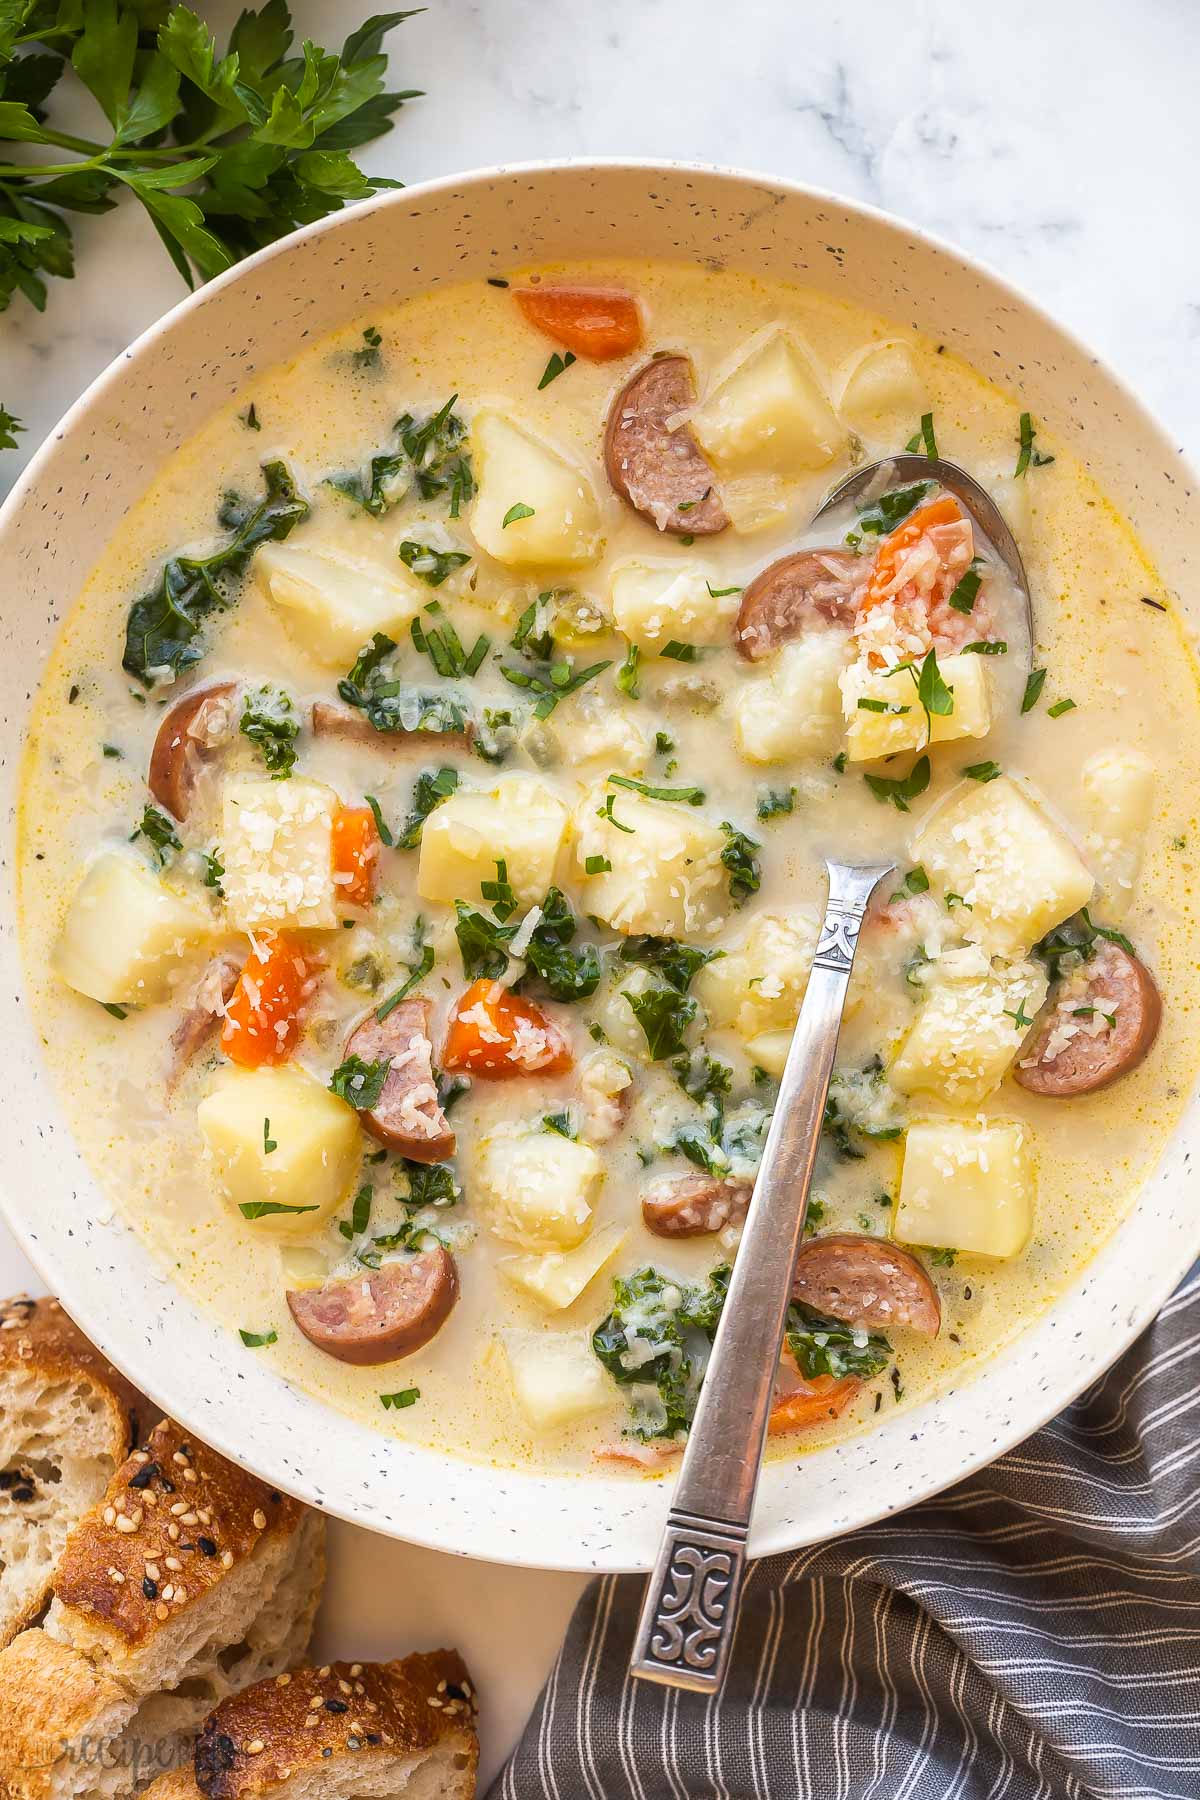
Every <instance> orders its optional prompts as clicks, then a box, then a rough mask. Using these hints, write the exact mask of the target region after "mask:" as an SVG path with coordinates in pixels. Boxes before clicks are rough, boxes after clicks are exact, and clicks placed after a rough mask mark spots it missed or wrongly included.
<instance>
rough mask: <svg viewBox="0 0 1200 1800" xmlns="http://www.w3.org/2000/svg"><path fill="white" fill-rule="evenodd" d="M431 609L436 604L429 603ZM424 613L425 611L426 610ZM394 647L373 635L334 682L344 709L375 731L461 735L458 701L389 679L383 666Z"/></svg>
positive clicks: (463, 718)
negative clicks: (348, 708) (359, 715)
mask: <svg viewBox="0 0 1200 1800" xmlns="http://www.w3.org/2000/svg"><path fill="white" fill-rule="evenodd" d="M432 604H433V605H434V606H436V605H437V602H436V601H434V602H432ZM426 610H428V609H426ZM395 648H396V644H395V640H394V639H393V638H390V637H388V636H387V635H386V633H384V632H382V631H377V632H376V633H375V635H374V636H373V637H372V639H371V642H370V643H369V644H368V645H367V646H366V648H365V649H364V650H362V651H360V653H359V655H358V658H357V660H356V661H355V664H354V667H353V668H352V669H351V670H350V672H349V674H348V675H346V676H344V677H343V678H342V680H341V681H339V682H338V693H339V694H340V696H341V698H342V699H343V700H344V701H345V702H346V704H347V705H348V706H355V707H357V708H358V709H359V710H360V711H361V712H363V713H365V714H366V717H367V720H368V722H369V723H370V724H371V725H373V726H374V728H375V730H376V731H380V732H384V733H388V732H404V733H409V732H414V731H427V732H429V733H430V735H431V736H440V735H443V734H445V733H453V734H454V735H455V736H459V735H465V733H466V730H467V714H466V708H465V706H464V705H463V704H462V702H461V701H459V700H456V699H454V698H452V697H447V696H445V695H442V694H437V693H435V694H428V693H422V692H421V691H420V690H419V689H417V688H406V687H404V686H403V684H402V683H401V682H399V681H395V680H393V679H391V677H390V676H389V675H388V672H387V670H386V669H385V667H384V664H385V663H386V662H387V661H388V659H389V657H390V656H391V655H392V652H393V651H394V650H395Z"/></svg>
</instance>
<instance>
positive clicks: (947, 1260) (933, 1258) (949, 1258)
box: [889, 1199, 958, 1269]
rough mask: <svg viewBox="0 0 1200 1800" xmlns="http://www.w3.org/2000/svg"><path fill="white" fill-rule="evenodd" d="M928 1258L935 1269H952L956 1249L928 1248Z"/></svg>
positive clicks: (955, 1258) (956, 1259)
mask: <svg viewBox="0 0 1200 1800" xmlns="http://www.w3.org/2000/svg"><path fill="white" fill-rule="evenodd" d="M889 1204H890V1199H889ZM929 1260H930V1262H931V1263H932V1264H933V1266H934V1268H935V1269H952V1268H953V1267H954V1265H955V1263H956V1262H957V1261H958V1251H957V1250H950V1249H948V1248H945V1247H942V1248H940V1249H937V1250H930V1252H929Z"/></svg>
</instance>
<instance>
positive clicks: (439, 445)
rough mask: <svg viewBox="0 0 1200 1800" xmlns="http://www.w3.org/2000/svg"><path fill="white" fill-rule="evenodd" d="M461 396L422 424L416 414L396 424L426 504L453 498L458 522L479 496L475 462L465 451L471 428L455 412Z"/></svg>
mask: <svg viewBox="0 0 1200 1800" xmlns="http://www.w3.org/2000/svg"><path fill="white" fill-rule="evenodd" d="M457 399H458V395H457V394H451V396H450V398H449V399H448V400H447V402H446V404H445V405H444V406H443V407H442V408H441V409H440V410H439V411H438V412H435V413H432V414H431V415H430V417H429V418H427V419H425V420H424V421H423V422H422V423H420V424H418V423H417V421H416V419H415V418H414V417H413V415H412V413H405V414H404V415H403V417H401V418H399V419H397V420H396V431H397V433H398V434H399V437H400V443H401V446H402V448H403V450H404V454H405V456H407V458H408V460H409V464H410V466H411V468H412V476H413V481H414V483H415V484H416V489H417V493H418V494H419V495H420V497H421V499H422V500H435V499H437V498H438V496H439V495H441V494H448V495H449V497H450V517H451V518H452V519H457V518H458V516H459V514H460V512H461V511H462V508H463V506H464V505H465V504H466V502H467V501H468V500H470V498H471V496H472V495H473V494H474V492H475V478H474V475H473V473H472V470H471V459H470V456H469V455H468V454H467V452H466V450H465V449H464V448H463V444H464V441H465V439H466V436H467V427H466V425H465V424H464V423H463V421H462V419H460V418H459V416H458V414H457V413H456V412H455V410H454V404H455V401H456V400H457Z"/></svg>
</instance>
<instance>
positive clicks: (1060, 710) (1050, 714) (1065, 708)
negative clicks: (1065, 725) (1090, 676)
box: [1046, 700, 1075, 719]
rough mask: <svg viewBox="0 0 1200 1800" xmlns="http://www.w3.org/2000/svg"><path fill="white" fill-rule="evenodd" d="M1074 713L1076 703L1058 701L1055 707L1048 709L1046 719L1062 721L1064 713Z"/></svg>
mask: <svg viewBox="0 0 1200 1800" xmlns="http://www.w3.org/2000/svg"><path fill="white" fill-rule="evenodd" d="M1074 711H1075V702H1074V701H1073V700H1056V701H1055V702H1054V705H1053V706H1048V707H1047V708H1046V717H1047V718H1048V719H1061V718H1062V716H1063V714H1064V713H1069V712H1074Z"/></svg>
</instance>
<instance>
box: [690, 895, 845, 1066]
mask: <svg viewBox="0 0 1200 1800" xmlns="http://www.w3.org/2000/svg"><path fill="white" fill-rule="evenodd" d="M820 926H821V921H820V918H819V916H818V914H817V911H816V909H815V908H814V907H806V906H798V907H796V908H795V909H794V910H793V911H791V912H788V913H760V914H759V916H758V918H756V919H755V921H754V923H753V924H752V925H751V926H750V929H749V930H748V931H747V933H746V935H745V937H744V938H743V939H742V942H741V943H740V944H739V945H737V946H736V947H735V948H734V949H732V950H730V951H728V952H727V953H726V954H725V955H724V956H720V957H717V958H716V959H715V960H714V961H713V962H710V963H707V964H706V965H705V967H704V968H703V969H701V971H700V973H699V974H698V975H697V976H696V979H695V981H694V982H693V983H692V991H693V992H694V993H695V994H696V996H697V998H698V999H699V1001H700V1004H701V1005H702V1006H703V1008H704V1010H705V1012H706V1013H707V1014H708V1018H709V1023H710V1024H712V1025H714V1026H717V1027H718V1028H720V1027H724V1026H729V1027H732V1029H733V1030H734V1031H736V1032H737V1033H738V1036H739V1037H742V1038H745V1039H747V1040H748V1039H750V1038H757V1037H759V1036H760V1035H761V1034H762V1033H763V1032H771V1031H786V1032H787V1034H788V1036H789V1038H790V1036H791V1032H792V1027H793V1026H794V1025H795V1023H796V1017H797V1015H798V1013H799V1011H800V1002H801V1001H802V1000H803V998H804V990H805V988H806V987H807V986H808V976H809V971H810V970H811V968H812V959H813V952H814V951H815V950H816V947H817V938H818V936H819V935H820Z"/></svg>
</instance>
